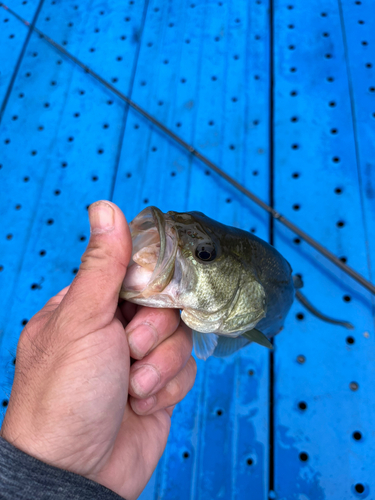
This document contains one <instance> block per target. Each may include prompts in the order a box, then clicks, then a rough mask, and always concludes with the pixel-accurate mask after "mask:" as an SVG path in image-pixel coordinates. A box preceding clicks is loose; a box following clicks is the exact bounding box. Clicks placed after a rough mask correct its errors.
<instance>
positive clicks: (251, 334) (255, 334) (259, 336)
mask: <svg viewBox="0 0 375 500" xmlns="http://www.w3.org/2000/svg"><path fill="white" fill-rule="evenodd" d="M242 337H245V339H248V340H251V341H252V342H256V343H257V344H260V345H263V346H264V347H268V349H273V345H272V344H271V342H270V341H269V340H268V338H267V337H266V336H265V335H264V333H262V332H260V331H259V330H257V329H256V328H253V329H252V330H249V331H248V332H245V333H243V334H242Z"/></svg>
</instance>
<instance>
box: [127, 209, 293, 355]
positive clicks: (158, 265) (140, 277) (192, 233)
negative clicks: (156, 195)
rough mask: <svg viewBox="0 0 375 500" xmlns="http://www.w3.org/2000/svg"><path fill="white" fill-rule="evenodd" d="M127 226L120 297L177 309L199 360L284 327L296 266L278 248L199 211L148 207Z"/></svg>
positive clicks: (263, 341) (260, 340)
mask: <svg viewBox="0 0 375 500" xmlns="http://www.w3.org/2000/svg"><path fill="white" fill-rule="evenodd" d="M130 230H131V235H132V241H133V253H132V259H131V261H130V263H129V268H128V272H127V274H126V278H125V280H124V283H123V286H122V290H121V292H120V296H121V297H123V298H125V299H126V300H129V301H130V302H135V303H136V304H142V305H145V306H149V307H165V308H169V307H171V308H178V309H180V310H181V318H182V320H183V321H184V322H185V323H186V324H187V325H188V326H189V327H190V328H192V330H193V339H194V349H195V353H196V355H197V356H198V357H199V358H202V359H206V358H207V357H208V356H210V355H214V356H218V357H222V356H227V355H230V354H232V353H233V352H235V351H237V350H238V349H241V348H242V347H244V346H245V345H247V344H249V343H250V342H257V343H259V344H261V345H264V346H267V347H272V345H271V343H270V342H269V340H268V339H269V338H271V337H272V336H274V335H276V334H277V333H278V332H279V331H280V330H281V329H282V327H283V324H284V320H285V317H286V315H287V314H288V311H289V309H290V307H291V305H292V302H293V299H294V293H295V291H294V284H293V278H292V268H291V266H290V264H289V263H288V262H287V261H286V260H285V259H284V257H283V256H282V255H281V254H280V253H279V252H278V251H277V250H276V249H275V248H273V247H272V246H271V245H269V244H268V243H266V242H265V241H263V240H261V239H260V238H258V237H257V236H255V235H253V234H251V233H248V232H246V231H243V230H241V229H237V228H234V227H230V226H225V225H224V224H221V223H219V222H216V221H215V220H213V219H210V218H209V217H206V216H205V215H204V214H202V213H200V212H187V213H178V212H168V213H166V214H164V213H162V212H161V211H160V210H159V209H158V208H156V207H147V208H145V209H144V210H143V211H142V212H141V213H139V214H138V215H137V216H136V217H135V219H134V220H133V221H132V222H131V223H130ZM255 327H256V328H255Z"/></svg>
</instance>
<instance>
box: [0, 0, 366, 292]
mask: <svg viewBox="0 0 375 500" xmlns="http://www.w3.org/2000/svg"><path fill="white" fill-rule="evenodd" d="M0 7H3V8H4V9H5V10H6V11H7V12H9V13H10V14H12V15H13V16H14V17H16V18H17V19H18V20H19V21H21V22H22V23H23V24H24V25H25V26H27V27H28V28H29V29H31V30H32V31H35V33H37V34H38V35H39V36H40V38H43V39H44V40H46V42H48V43H49V44H50V45H52V46H53V47H54V48H55V49H57V50H58V51H59V52H60V53H62V54H64V55H65V56H66V57H68V58H69V59H70V60H71V61H73V62H74V63H75V64H77V65H78V66H80V67H81V68H82V69H83V70H84V72H85V73H88V74H90V75H91V76H93V77H94V78H95V79H96V80H97V81H98V82H100V83H101V84H102V85H104V86H105V87H106V88H107V89H109V90H110V91H111V92H113V93H114V94H115V95H117V97H119V98H120V99H121V100H122V101H124V102H126V104H128V105H129V106H130V107H132V108H133V109H135V110H136V111H137V112H138V113H139V114H141V115H142V116H143V117H144V118H146V119H147V120H148V121H150V122H151V123H153V124H154V125H156V126H157V127H158V128H159V129H160V130H162V131H163V132H164V133H165V134H166V135H168V136H169V137H171V138H172V139H173V140H174V141H175V142H177V143H178V144H179V145H180V146H182V147H183V148H184V149H186V150H187V151H188V152H189V153H191V154H192V155H193V156H195V157H196V158H198V159H199V160H201V161H202V162H203V163H204V164H205V165H206V166H207V167H209V168H210V169H211V170H213V171H214V172H215V173H216V174H218V175H219V176H220V177H222V178H223V179H225V180H226V181H227V182H228V183H229V184H231V185H232V186H233V187H235V188H236V189H238V191H240V192H241V193H242V194H244V195H245V196H246V197H247V198H250V200H252V201H253V202H254V203H256V204H257V205H258V206H260V207H261V208H263V210H265V211H266V212H268V213H269V214H270V215H271V216H272V217H273V218H274V219H276V220H278V221H279V222H281V224H284V226H286V227H287V228H288V229H290V230H291V231H293V232H294V233H295V234H297V235H298V236H299V237H300V238H302V239H303V240H304V241H306V243H308V244H309V245H311V246H312V247H313V248H315V250H317V251H318V252H320V253H321V254H322V255H324V256H325V257H326V258H327V259H328V260H330V261H331V262H332V263H333V264H335V265H336V266H337V267H339V268H340V269H341V270H342V271H344V272H345V273H346V274H348V275H349V276H351V277H352V278H353V279H355V280H356V281H357V282H358V283H360V284H361V285H362V286H363V287H364V288H366V289H367V290H368V291H370V292H371V293H372V294H374V295H375V285H373V283H371V282H370V281H368V280H367V279H366V278H365V277H364V276H362V275H361V274H359V273H357V271H355V270H354V269H353V268H351V267H350V266H348V265H347V264H345V263H344V262H342V261H341V260H340V259H339V258H338V257H336V255H334V254H333V253H332V252H330V251H329V250H328V249H327V248H325V247H324V246H323V245H321V244H320V243H319V242H318V241H316V240H315V239H314V238H312V237H311V236H309V235H308V234H307V233H305V232H304V231H302V229H300V228H299V227H297V226H296V225H295V224H293V223H292V222H290V221H289V220H288V219H287V218H286V217H284V216H283V215H282V214H280V213H279V212H278V211H277V210H275V209H274V208H272V207H270V206H269V205H267V203H265V202H264V201H262V200H261V199H260V198H258V196H256V195H255V194H254V193H252V192H251V191H249V190H248V189H247V188H245V187H244V186H242V184H240V183H239V182H238V181H236V180H235V179H234V178H233V177H231V176H230V175H228V174H227V173H226V172H224V171H223V170H222V169H221V168H219V167H218V166H217V165H215V164H214V163H213V162H212V161H210V160H209V159H208V158H207V157H206V156H204V155H202V153H200V152H199V151H197V150H196V149H195V148H194V147H193V146H191V145H190V144H188V143H187V142H186V141H184V140H183V139H181V137H179V136H178V135H177V134H175V133H174V132H173V131H172V130H170V129H169V128H168V127H166V126H165V125H164V124H163V123H161V122H160V121H159V120H157V119H156V118H154V117H153V116H152V115H150V114H149V113H148V112H147V111H145V110H144V109H143V108H141V107H140V106H138V104H136V103H135V102H134V101H132V100H131V99H129V97H127V96H126V95H125V94H123V93H122V92H120V91H119V90H118V89H117V88H116V87H114V86H113V85H112V84H111V83H110V82H108V81H107V80H105V79H104V78H103V77H101V76H100V75H99V74H98V73H96V72H95V71H93V70H92V69H91V68H89V66H87V65H86V64H84V63H83V62H82V61H80V60H79V59H78V58H77V57H75V56H73V54H71V53H70V52H68V51H67V50H66V49H64V47H62V46H61V45H59V44H58V43H57V42H55V41H54V40H53V39H52V38H50V37H49V36H47V35H46V34H44V33H43V32H42V31H40V30H39V29H38V28H36V27H35V26H33V25H31V24H30V23H29V22H28V21H26V20H25V19H23V18H22V17H21V16H20V15H19V14H17V13H16V12H14V11H13V10H12V9H10V8H9V7H8V6H6V5H5V4H3V3H0Z"/></svg>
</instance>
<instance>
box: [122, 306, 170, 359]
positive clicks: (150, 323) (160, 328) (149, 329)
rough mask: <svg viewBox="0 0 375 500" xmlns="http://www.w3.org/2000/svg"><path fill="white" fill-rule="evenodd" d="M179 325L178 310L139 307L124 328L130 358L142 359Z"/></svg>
mask: <svg viewBox="0 0 375 500" xmlns="http://www.w3.org/2000/svg"><path fill="white" fill-rule="evenodd" d="M179 323H180V312H179V310H178V309H157V308H153V307H141V308H140V309H139V310H138V311H137V313H136V314H135V316H134V317H133V319H132V320H131V321H130V323H129V324H128V325H127V326H126V328H125V333H126V336H127V338H128V343H129V348H130V356H131V357H132V358H134V359H142V358H144V357H145V356H146V355H147V354H148V353H149V352H150V351H152V349H154V348H155V347H156V346H157V345H159V344H160V343H161V342H163V341H164V340H165V339H167V338H168V337H170V336H171V335H172V334H173V333H174V332H175V331H176V330H177V327H178V325H179Z"/></svg>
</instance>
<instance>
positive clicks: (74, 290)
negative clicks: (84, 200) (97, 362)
mask: <svg viewBox="0 0 375 500" xmlns="http://www.w3.org/2000/svg"><path fill="white" fill-rule="evenodd" d="M89 219H90V229H91V235H90V241H89V244H88V246H87V248H86V251H85V253H84V254H83V255H82V258H81V266H80V268H79V270H78V273H77V275H76V277H75V278H74V280H73V282H72V284H71V286H70V288H69V290H68V292H67V294H66V295H65V297H64V298H63V300H62V302H61V304H60V306H59V308H60V311H59V312H60V313H63V312H64V313H66V315H67V317H68V318H69V320H71V321H72V320H73V321H74V323H77V324H82V323H83V322H85V324H87V323H89V324H90V326H92V328H93V329H95V330H96V329H100V328H103V327H104V326H106V325H108V324H109V323H110V322H111V321H112V320H113V317H114V314H115V312H116V308H117V304H118V298H119V293H120V288H121V284H122V282H123V280H124V277H125V274H126V269H127V265H128V263H129V260H130V256H131V251H132V241H131V236H130V230H129V226H128V223H127V221H126V219H125V216H124V214H123V213H122V211H121V210H120V209H119V208H118V207H117V206H116V205H115V204H114V203H111V202H109V201H97V202H96V203H93V204H92V205H90V207H89Z"/></svg>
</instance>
